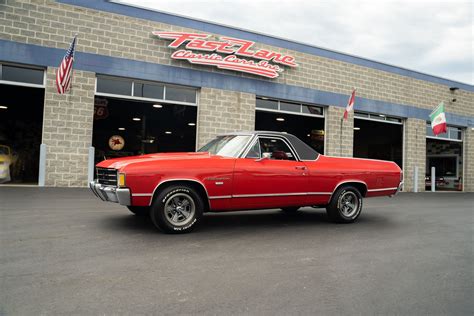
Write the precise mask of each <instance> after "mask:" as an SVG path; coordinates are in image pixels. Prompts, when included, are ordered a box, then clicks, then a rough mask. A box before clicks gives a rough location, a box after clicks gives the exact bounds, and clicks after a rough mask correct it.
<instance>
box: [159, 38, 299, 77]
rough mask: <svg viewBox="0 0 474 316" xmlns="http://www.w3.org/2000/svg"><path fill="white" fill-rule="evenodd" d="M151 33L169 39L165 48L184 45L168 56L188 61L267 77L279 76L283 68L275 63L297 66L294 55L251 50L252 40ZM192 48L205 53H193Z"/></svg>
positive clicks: (253, 43)
mask: <svg viewBox="0 0 474 316" xmlns="http://www.w3.org/2000/svg"><path fill="white" fill-rule="evenodd" d="M153 34H154V35H156V36H158V37H160V38H164V39H170V40H172V42H171V43H170V44H169V45H168V47H171V48H179V47H180V46H182V45H184V48H185V49H180V50H177V51H175V52H174V53H173V54H172V55H171V58H173V59H180V60H187V61H188V62H190V63H192V64H199V65H209V66H215V67H217V68H220V69H227V70H234V71H240V72H246V73H250V74H254V75H258V76H263V77H267V78H276V77H278V76H279V74H280V73H281V72H282V71H283V68H282V67H280V66H279V65H283V66H288V67H297V66H298V65H297V64H296V62H295V58H294V57H293V56H291V55H283V54H281V53H277V52H273V51H268V50H265V49H259V50H253V49H252V47H253V45H255V42H252V41H247V40H242V39H238V38H232V37H221V38H220V40H219V41H215V40H208V39H209V38H210V37H211V35H210V34H200V33H186V32H153ZM192 50H197V51H204V52H207V53H195V52H193V51H192ZM219 54H224V55H227V56H222V55H219ZM241 57H244V58H241ZM249 58H251V59H249ZM270 62H271V63H270Z"/></svg>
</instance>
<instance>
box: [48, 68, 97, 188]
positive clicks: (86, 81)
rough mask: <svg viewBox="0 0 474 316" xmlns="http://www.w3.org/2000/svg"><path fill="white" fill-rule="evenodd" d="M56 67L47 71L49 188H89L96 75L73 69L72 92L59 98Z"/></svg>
mask: <svg viewBox="0 0 474 316" xmlns="http://www.w3.org/2000/svg"><path fill="white" fill-rule="evenodd" d="M55 71H56V68H51V67H49V68H48V70H47V86H46V91H45V97H44V99H45V100H44V117H43V140H42V142H43V143H44V144H46V145H47V153H46V181H45V185H46V186H58V187H83V186H87V166H88V156H89V147H90V146H91V144H92V126H93V117H94V83H95V74H94V73H93V72H86V71H77V70H74V74H73V81H72V91H69V92H68V93H67V94H64V95H60V94H58V92H57V90H56V85H55Z"/></svg>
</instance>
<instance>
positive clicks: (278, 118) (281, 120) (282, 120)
mask: <svg viewBox="0 0 474 316" xmlns="http://www.w3.org/2000/svg"><path fill="white" fill-rule="evenodd" d="M276 120H277V121H279V122H284V121H285V119H284V118H283V117H277V118H276Z"/></svg>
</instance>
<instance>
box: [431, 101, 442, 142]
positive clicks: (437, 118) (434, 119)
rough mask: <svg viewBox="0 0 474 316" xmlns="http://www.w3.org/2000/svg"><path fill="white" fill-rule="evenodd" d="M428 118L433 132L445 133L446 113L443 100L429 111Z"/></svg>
mask: <svg viewBox="0 0 474 316" xmlns="http://www.w3.org/2000/svg"><path fill="white" fill-rule="evenodd" d="M430 119H431V128H432V129H433V134H435V135H438V134H441V133H446V114H445V113H444V103H443V102H441V103H440V104H439V105H438V107H437V108H436V109H435V110H434V111H433V112H431V114H430Z"/></svg>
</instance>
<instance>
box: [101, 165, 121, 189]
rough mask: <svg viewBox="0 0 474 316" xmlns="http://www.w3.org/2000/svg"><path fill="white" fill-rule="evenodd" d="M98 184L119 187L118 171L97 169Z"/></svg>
mask: <svg viewBox="0 0 474 316" xmlns="http://www.w3.org/2000/svg"><path fill="white" fill-rule="evenodd" d="M97 182H99V183H100V184H105V185H115V186H116V185H117V169H113V168H97Z"/></svg>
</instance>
